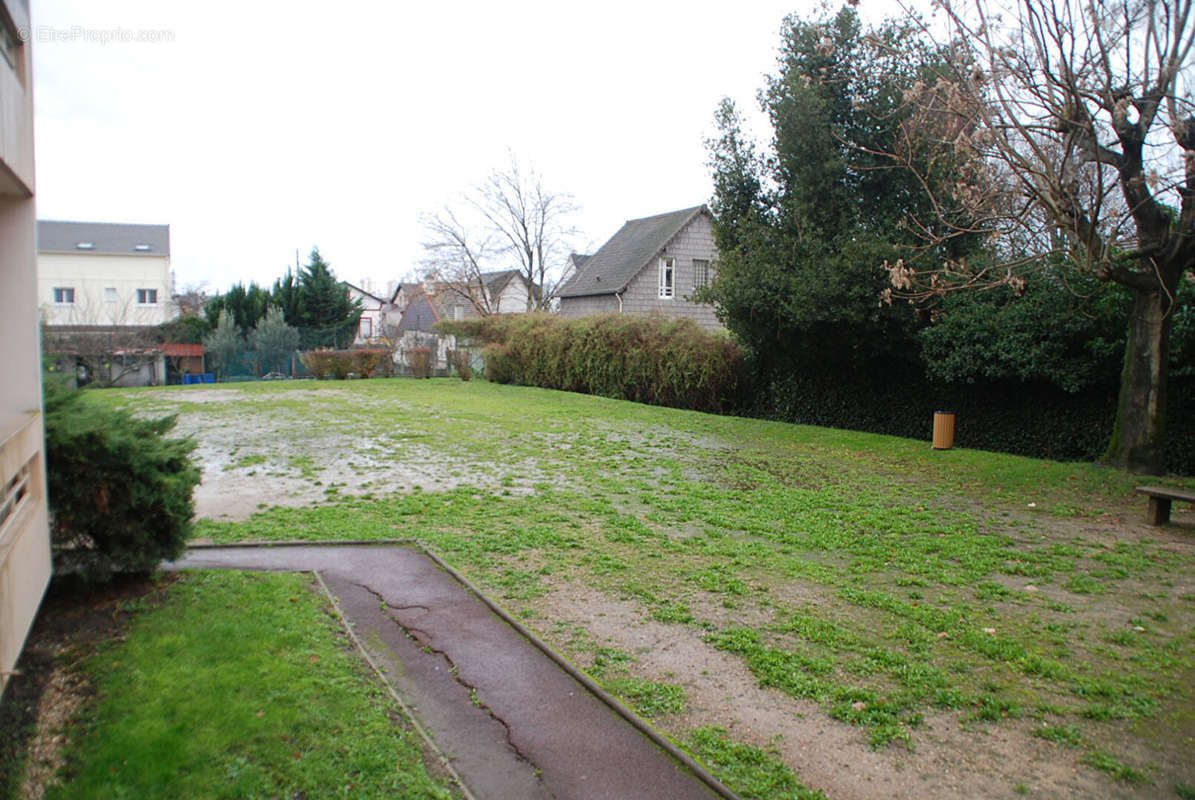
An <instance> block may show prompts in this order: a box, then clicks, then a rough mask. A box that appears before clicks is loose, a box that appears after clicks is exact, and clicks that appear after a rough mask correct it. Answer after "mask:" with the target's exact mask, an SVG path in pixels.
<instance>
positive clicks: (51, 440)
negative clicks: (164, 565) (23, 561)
mask: <svg viewBox="0 0 1195 800" xmlns="http://www.w3.org/2000/svg"><path fill="white" fill-rule="evenodd" d="M85 391H86V390H83V391H79V390H74V389H71V388H69V387H67V386H66V385H65V384H63V383H62V382H61V381H59V380H56V379H54V378H51V377H47V379H46V382H45V425H46V475H47V481H48V487H47V488H48V494H49V505H50V517H51V540H52V546H53V550H54V563H55V569H56V570H57V571H59V572H65V573H77V574H81V575H83V576H84V577H85V578H88V579H90V580H94V581H102V580H105V579H107V578H108V577H110V576H111V575H112V574H113V573H114V572H117V571H133V572H145V571H150V570H153V568H154V567H156V566H157V565H158V563H159V562H161V561H162V560H163V559H173V558H177V557H178V556H179V555H181V554H182V552H183V550H184V549H185V548H186V540H187V537H188V536H189V535H190V532H191V518H192V517H193V516H194V513H195V503H194V500H193V498H192V493H193V491H194V489H195V486H196V484H198V483H199V477H200V475H199V469H198V468H197V467H196V466H195V465H194V464H193V463H192V462H191V452H192V451H193V450H194V449H195V442H194V440H192V439H189V438H187V439H177V438H168V437H167V436H166V434H167V433H169V431H170V430H171V429H172V428H174V424H175V417H173V416H170V417H162V418H159V419H140V418H138V417H135V416H133V415H132V414H130V413H128V412H127V411H121V410H116V409H110V408H105V407H103V406H99V405H95V404H92V403H88V402H86V401H85V400H83V395H84V394H85Z"/></svg>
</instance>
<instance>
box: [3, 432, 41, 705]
mask: <svg viewBox="0 0 1195 800" xmlns="http://www.w3.org/2000/svg"><path fill="white" fill-rule="evenodd" d="M49 580H50V533H49V525H48V515H47V511H46V487H45V470H44V466H43V460H42V425H41V415H40V414H35V413H30V414H16V415H9V416H2V417H0V620H2V621H3V624H2V625H0V691H3V687H4V685H5V684H6V683H7V682H8V678H9V677H10V675H11V674H12V670H13V667H14V665H15V664H16V661H17V657H18V656H19V655H20V652H21V647H22V645H23V644H24V643H25V637H26V636H27V635H28V633H29V628H30V627H31V626H32V625H33V618H34V617H35V616H36V615H37V608H38V606H39V605H40V604H41V598H42V595H43V594H44V593H45V590H46V585H47V584H48V583H49Z"/></svg>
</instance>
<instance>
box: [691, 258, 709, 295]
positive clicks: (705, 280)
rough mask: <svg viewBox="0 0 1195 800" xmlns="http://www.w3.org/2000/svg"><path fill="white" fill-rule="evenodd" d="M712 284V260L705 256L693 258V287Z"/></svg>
mask: <svg viewBox="0 0 1195 800" xmlns="http://www.w3.org/2000/svg"><path fill="white" fill-rule="evenodd" d="M709 285H710V262H709V261H707V260H706V259H704V258H695V259H693V288H694V289H700V288H701V287H702V286H709Z"/></svg>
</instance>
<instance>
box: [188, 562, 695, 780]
mask: <svg viewBox="0 0 1195 800" xmlns="http://www.w3.org/2000/svg"><path fill="white" fill-rule="evenodd" d="M169 568H172V569H186V568H196V569H211V568H231V569H250V570H285V571H317V572H318V573H319V574H320V575H321V577H322V578H323V580H324V582H325V583H326V584H327V585H328V587H329V588H330V589H331V591H332V593H333V594H334V595H336V597H337V598H338V600H339V603H340V606H341V610H342V612H343V613H344V615H345V616H346V617H347V618H348V620H349V622H350V623H351V624H352V626H353V628H354V630H355V632H356V635H357V637H358V639H360V641H361V643H362V645H363V646H364V647H365V649H366V650H367V651H368V652H369V653H370V655H371V657H373V659H374V660H375V662H376V663H378V664H379V665H380V666H381V667H382V669H383V670H384V671H385V673H386V677H387V680H389V681H390V683H391V685H392V686H393V687H394V688H395V689H396V691H397V692H398V694H399V695H400V696H401V697H403V698H404V700H405V701H406V702H407V703H408V704H409V705H410V706H411V707H412V709H413V710H414V713H415V715H416V716H417V717H418V718H419V721H420V723H421V724H422V725H423V726H424V728H425V729H427V730H428V731H429V732H430V735H431V736H432V738H433V739H434V740H435V742H436V744H437V746H438V747H439V748H440V750H442V751H443V752H444V753H445V754H446V755H447V757H448V759H449V760H450V762H451V764H452V766H453V768H454V769H455V770H456V772H457V773H458V774H459V775H460V777H461V779H462V780H463V782H464V783H465V784H466V786H467V788H468V790H469V791H470V792H471V793H472V794H473V795H474V796H475V797H478V798H504V799H505V798H521V799H523V798H525V799H526V800H533V799H534V798H569V799H570V800H572V799H573V798H576V800H588V799H590V798H593V799H594V800H597V799H598V798H611V799H612V800H613V799H614V798H617V799H618V800H627V799H629V798H668V799H669V800H683V799H684V798H702V800H705V799H706V798H713V797H716V796H717V795H715V793H714V792H713V791H712V790H711V789H710V788H709V787H707V786H706V785H705V784H704V783H702V782H701V781H700V780H698V779H697V778H696V777H695V776H694V775H693V773H692V772H690V771H689V770H687V769H686V768H685V767H684V766H683V765H681V764H680V763H678V762H677V761H676V760H675V759H674V758H672V757H671V756H670V755H669V754H668V753H666V752H665V751H664V750H662V749H661V748H660V747H658V746H657V745H656V744H654V743H653V742H652V741H651V740H649V739H648V738H647V737H645V736H644V735H643V734H642V733H640V732H639V731H638V730H636V729H635V728H634V727H632V726H631V725H630V724H629V723H628V722H627V721H626V720H625V719H623V718H622V717H621V716H619V715H618V714H616V713H615V712H614V711H613V710H611V708H610V707H609V706H607V705H606V704H604V703H603V702H602V701H601V700H599V699H598V698H597V697H596V696H595V695H593V694H592V693H591V692H590V691H588V690H587V689H586V688H585V687H584V686H583V685H582V684H581V683H579V682H577V681H576V680H575V679H574V678H573V677H571V676H570V675H569V674H568V673H566V672H565V671H564V670H563V669H561V668H560V666H559V665H558V664H556V663H554V662H553V661H552V660H551V659H549V658H548V657H547V656H546V655H545V654H544V653H543V652H541V651H540V650H539V649H538V648H537V647H536V646H535V645H533V644H532V643H531V642H530V641H528V640H527V639H526V638H525V637H523V636H522V635H521V634H520V633H519V632H518V631H516V630H515V629H514V628H512V627H511V626H510V625H509V624H507V623H506V622H505V621H504V620H502V619H501V618H500V617H499V616H498V615H496V614H495V613H494V612H493V611H492V610H491V609H490V608H489V607H487V606H486V605H485V604H484V603H483V602H482V601H481V600H479V599H478V598H477V597H476V596H475V595H474V594H473V593H472V592H470V591H469V590H468V589H467V588H466V587H465V586H463V585H462V584H461V583H460V582H458V581H457V580H456V579H455V578H454V577H453V576H452V575H450V574H449V573H448V572H446V571H444V570H443V569H441V568H440V567H439V566H438V565H437V564H436V563H435V562H434V561H432V560H431V559H430V558H428V556H427V555H425V554H424V553H422V552H420V551H419V550H418V549H416V548H414V547H403V546H396V545H360V546H357V545H352V546H318V545H316V546H288V547H228V548H203V549H193V550H190V551H189V552H188V553H187V555H186V556H184V557H183V558H182V559H181V560H179V561H177V562H175V563H174V564H173V565H170V567H169Z"/></svg>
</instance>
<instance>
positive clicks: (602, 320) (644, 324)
mask: <svg viewBox="0 0 1195 800" xmlns="http://www.w3.org/2000/svg"><path fill="white" fill-rule="evenodd" d="M437 327H438V328H439V329H440V330H442V331H443V332H445V333H455V334H457V335H458V336H466V337H470V338H475V339H480V340H481V341H483V342H485V343H486V346H485V349H484V350H483V351H482V355H483V356H484V358H485V366H486V378H487V379H488V380H491V381H494V382H497V383H515V384H522V385H526V386H541V387H544V388H546V389H563V390H565V391H570V392H583V393H586V394H598V395H603V396H605V397H614V398H618V399H623V400H634V401H637V402H641V403H651V404H654V405H663V406H672V407H674V408H690V409H695V410H698V411H714V412H721V411H726V410H728V409H733V408H735V407H736V406H737V403H738V400H739V398H738V392H739V391H740V383H739V379H740V376H741V375H742V374H743V372H744V370H743V354H742V351H741V350H740V348H739V347H738V345H737V344H735V343H734V342H733V341H732V340H731V339H730V338H729V337H728V336H726V335H724V334H720V333H711V332H709V331H705V330H703V329H702V328H701V327H700V326H699V325H697V324H696V323H695V322H693V321H692V320H687V319H673V318H669V317H657V316H648V317H639V316H630V315H621V314H606V315H597V316H592V317H584V318H581V319H563V318H560V317H555V316H552V315H550V314H519V315H502V316H490V317H483V318H481V319H472V320H460V321H445V322H441V323H438V325H437Z"/></svg>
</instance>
